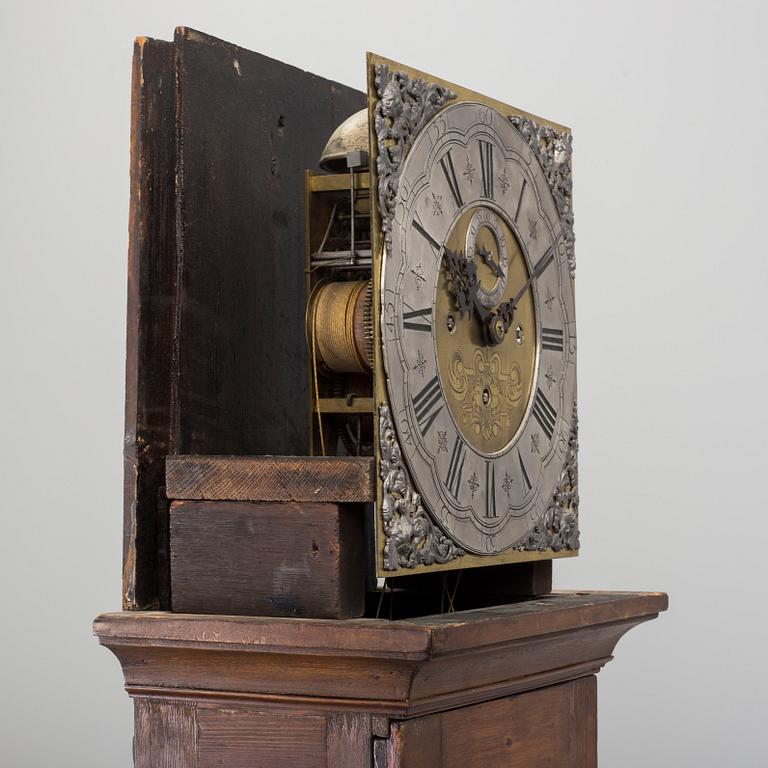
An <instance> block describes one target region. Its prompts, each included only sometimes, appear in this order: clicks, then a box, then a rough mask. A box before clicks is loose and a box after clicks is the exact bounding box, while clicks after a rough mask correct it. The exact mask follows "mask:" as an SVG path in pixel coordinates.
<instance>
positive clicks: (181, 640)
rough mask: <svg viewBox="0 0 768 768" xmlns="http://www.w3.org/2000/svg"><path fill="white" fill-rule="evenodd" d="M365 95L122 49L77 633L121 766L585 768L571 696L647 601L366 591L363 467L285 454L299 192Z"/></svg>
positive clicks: (581, 728)
mask: <svg viewBox="0 0 768 768" xmlns="http://www.w3.org/2000/svg"><path fill="white" fill-rule="evenodd" d="M365 99H366V97H365V94H363V93H362V92H359V91H356V90H354V89H351V88H348V87H346V86H343V85H339V84H338V83H333V82H331V81H328V80H325V79H323V78H320V77H317V76H315V75H312V74H309V73H306V72H303V71H300V70H298V69H295V68H293V67H289V66H287V65H285V64H282V63H280V62H277V61H274V60H272V59H269V58H267V57H264V56H262V55H260V54H257V53H253V52H250V51H247V50H245V49H243V48H240V47H237V46H234V45H230V44H228V43H224V42H223V41H220V40H216V39H214V38H211V37H208V36H206V35H202V34H200V33H198V32H195V31H193V30H189V29H185V28H180V29H178V30H177V31H176V35H175V38H174V41H173V42H164V41H159V40H149V39H144V38H141V39H139V40H137V42H136V46H135V50H134V71H133V93H132V125H131V210H130V249H129V281H128V334H127V376H126V382H127V386H126V440H125V509H124V547H123V554H124V557H123V611H122V612H120V613H112V614H104V615H102V616H100V617H98V618H97V619H96V622H95V625H94V628H95V632H96V634H97V635H98V637H99V640H100V642H101V643H102V644H103V645H105V646H107V647H108V648H110V649H111V650H112V651H113V652H114V653H115V654H116V656H117V657H118V658H119V660H120V662H121V664H122V667H123V671H124V674H125V679H126V689H127V691H128V692H129V694H130V695H131V696H132V697H133V699H134V701H135V738H134V759H135V764H136V765H137V766H140V767H144V766H160V765H162V766H168V767H169V768H171V767H172V768H181V767H182V766H183V767H184V768H186V767H187V766H190V767H191V766H195V767H196V768H203V767H204V766H219V765H227V766H246V765H248V766H256V765H259V766H270V767H275V766H283V765H285V766H289V765H290V766H292V767H294V768H296V767H300V766H307V767H309V766H312V767H313V768H318V767H321V766H339V767H342V766H343V767H345V768H352V767H353V766H354V767H355V768H362V767H363V766H367V767H372V766H378V767H379V768H384V766H387V767H388V768H395V766H409V768H416V767H417V766H462V768H472V766H483V767H485V766H489V765H500V764H504V765H510V766H513V765H514V766H527V767H528V768H537V767H538V766H542V767H543V766H549V765H568V766H577V767H579V768H581V767H582V766H583V767H584V768H586V767H591V766H594V765H596V760H597V758H596V683H595V677H594V675H595V673H596V672H597V671H598V670H599V669H600V668H601V666H602V665H603V664H604V663H605V662H606V661H608V660H609V659H610V658H612V653H613V648H614V646H615V644H616V642H617V641H618V639H619V638H620V637H621V636H622V635H623V634H624V633H625V632H626V631H627V630H628V629H630V628H631V627H633V626H635V625H636V624H638V623H640V622H643V621H646V620H648V619H652V618H654V617H655V616H656V615H657V614H658V612H659V611H662V610H665V609H666V605H667V601H666V596H665V595H662V594H656V593H593V592H578V593H552V592H551V563H550V562H549V561H544V562H537V563H526V564H520V565H516V566H498V567H495V568H484V569H475V570H468V571H466V572H462V573H463V576H462V581H461V584H459V582H458V579H457V578H456V577H453V581H450V580H449V577H446V576H443V575H440V574H432V575H430V574H426V575H424V576H418V577H408V578H409V579H410V580H411V581H410V584H409V585H408V586H404V587H402V589H397V588H396V589H395V590H392V591H390V593H389V594H387V593H383V592H378V593H375V592H372V591H370V590H368V592H367V590H366V577H367V574H368V572H369V571H368V569H367V568H366V563H365V562H364V559H362V558H360V557H359V556H357V555H356V554H355V553H359V552H362V551H364V549H365V547H366V541H365V537H366V535H367V534H366V531H365V526H364V525H363V524H362V523H361V520H362V518H363V515H362V514H361V513H360V507H361V505H363V504H365V503H366V501H368V500H370V499H372V498H373V488H374V476H373V472H374V466H373V460H371V459H356V460H351V461H348V462H346V463H338V462H334V461H333V460H327V461H325V460H322V459H320V460H318V462H319V463H318V464H317V465H315V466H313V467H312V468H311V469H309V470H308V469H307V465H306V463H304V462H303V459H301V458H296V457H303V456H305V455H306V454H307V453H308V439H309V435H308V430H307V410H306V404H307V403H308V402H309V376H308V370H309V368H308V355H307V347H306V341H305V335H304V333H305V332H304V313H303V303H304V301H305V298H306V297H305V285H306V283H305V276H304V274H303V258H304V252H305V242H304V237H305V222H304V215H305V213H304V210H303V205H302V203H303V200H304V178H305V176H304V174H305V170H306V169H311V168H314V167H315V166H316V164H317V159H318V157H319V155H320V152H321V150H322V149H323V146H324V144H325V142H326V140H327V138H328V136H329V135H330V134H331V132H332V131H333V130H334V128H335V127H336V126H337V125H338V124H339V123H340V122H341V121H342V120H344V119H345V118H346V117H347V116H348V115H350V114H351V113H353V112H355V111H357V110H359V109H361V108H362V107H363V106H365ZM280 456H282V457H283V458H275V457H280ZM291 457H293V458H291ZM323 462H325V463H323ZM265 467H268V468H269V472H268V473H267V475H268V476H269V477H270V478H272V479H273V482H272V483H271V485H269V487H268V488H265V487H264V484H263V483H259V481H258V478H260V477H263V476H264V474H265V473H264V469H265ZM281 478H282V479H281ZM254 489H256V490H254ZM254 496H256V497H258V500H255V499H254ZM299 548H301V552H299ZM286 552H291V553H292V554H291V558H292V559H290V560H289V561H286V558H285V553H286ZM498 568H502V569H506V570H501V571H500V570H498ZM373 586H374V585H373V584H371V582H370V580H368V587H369V588H370V587H373ZM366 593H367V594H368V597H367V599H366ZM372 595H373V598H372V597H371V596H372ZM462 609H469V610H463V611H462ZM236 614H240V615H236ZM364 614H365V616H366V618H352V619H349V618H347V617H360V616H363V615H364ZM302 617H311V618H302ZM323 617H325V618H323Z"/></svg>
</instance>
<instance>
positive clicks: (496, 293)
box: [435, 205, 536, 455]
mask: <svg viewBox="0 0 768 768" xmlns="http://www.w3.org/2000/svg"><path fill="white" fill-rule="evenodd" d="M445 246H446V248H450V249H455V250H462V251H463V252H464V253H465V255H466V258H468V259H469V258H471V257H473V256H474V262H475V264H476V268H477V274H478V279H479V282H480V284H481V289H480V291H479V292H478V293H479V295H480V299H481V302H482V303H483V305H484V306H487V307H488V308H489V309H495V308H496V307H497V306H498V305H499V304H500V303H501V302H503V301H506V300H508V299H510V298H513V297H514V296H515V294H516V293H517V291H518V290H519V289H520V287H521V286H523V285H525V283H526V281H527V280H528V278H529V272H528V268H527V266H526V261H525V258H524V256H523V253H522V251H521V248H520V245H519V243H518V242H517V238H516V237H515V235H514V233H513V232H512V229H511V227H510V226H509V225H508V224H507V222H506V221H505V220H504V219H503V217H502V216H501V215H500V214H499V213H497V212H496V211H495V210H493V209H491V208H489V207H486V206H483V205H478V206H475V207H473V208H470V209H469V210H467V211H465V212H464V213H463V214H462V215H461V216H459V218H458V219H457V220H456V222H455V224H454V226H453V227H452V229H451V231H450V232H449V233H448V236H447V238H446V241H445ZM465 249H466V250H465ZM447 272H448V271H447V270H446V269H443V270H441V274H440V276H439V278H438V285H437V291H436V301H435V312H436V318H437V324H436V349H437V362H438V370H439V374H440V380H441V382H442V385H443V390H444V392H445V393H446V400H447V403H448V406H449V409H450V412H451V416H452V418H453V421H454V423H455V424H456V427H457V428H458V429H459V431H460V432H461V434H462V435H463V436H464V439H465V440H466V441H467V443H468V444H469V445H472V446H473V447H474V448H475V450H477V451H478V452H479V453H481V454H484V455H492V454H495V453H498V452H500V451H502V450H504V449H505V448H506V447H507V446H508V445H509V444H510V442H511V441H512V440H513V438H514V436H515V434H516V433H517V431H518V429H519V427H520V425H521V423H522V421H523V418H524V416H525V413H526V409H527V406H528V402H529V399H530V396H531V391H532V386H533V377H534V372H535V366H536V343H535V338H534V334H531V335H528V334H526V335H523V334H519V335H518V337H517V339H516V340H515V341H517V343H515V342H514V341H512V340H511V339H506V340H502V341H501V343H500V344H499V345H498V346H489V345H488V343H487V342H486V340H485V339H484V337H483V330H482V327H481V325H480V323H479V321H478V319H477V317H476V315H475V314H474V313H473V312H471V311H470V312H464V313H459V312H457V311H456V307H455V298H454V292H453V291H452V289H451V281H450V278H449V277H448V274H447ZM534 312H535V309H534V301H533V294H532V290H530V289H529V290H528V291H526V293H525V295H524V296H523V297H522V298H521V300H520V301H519V303H518V305H517V306H516V309H515V319H516V322H517V323H518V324H519V325H522V326H523V327H526V328H535V327H536V322H535V315H534ZM450 318H453V320H451V319H450ZM448 327H451V328H452V329H453V330H452V331H450V332H447V328H448ZM512 335H514V334H510V336H512ZM502 339H503V330H502Z"/></svg>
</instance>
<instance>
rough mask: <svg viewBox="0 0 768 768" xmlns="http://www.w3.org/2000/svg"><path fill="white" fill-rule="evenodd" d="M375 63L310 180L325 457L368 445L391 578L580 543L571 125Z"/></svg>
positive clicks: (316, 439)
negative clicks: (362, 97) (361, 104)
mask: <svg viewBox="0 0 768 768" xmlns="http://www.w3.org/2000/svg"><path fill="white" fill-rule="evenodd" d="M367 64H368V67H367V68H368V107H367V109H364V110H362V111H360V112H358V113H356V114H353V115H352V116H351V117H349V118H348V119H347V120H346V121H345V122H344V123H343V124H342V125H340V126H339V127H338V128H337V130H336V131H335V132H334V134H333V135H332V136H331V137H330V139H329V141H328V144H327V145H326V148H325V150H324V152H323V155H322V157H321V163H320V164H321V167H322V168H323V169H324V170H325V171H326V173H313V172H308V173H307V176H306V205H307V250H308V253H307V275H308V296H309V299H308V302H307V313H306V335H307V341H308V345H309V352H310V369H311V382H310V393H311V394H310V400H311V402H310V410H311V429H312V450H313V453H315V454H317V455H324V456H334V455H341V456H344V455H349V456H373V457H375V460H376V468H377V473H376V475H377V489H376V497H375V502H376V503H375V505H374V506H373V509H372V516H373V525H372V528H373V530H374V534H375V535H374V540H375V570H376V573H377V575H378V576H380V577H387V576H399V575H404V574H409V573H416V572H423V571H426V570H443V569H453V568H468V567H476V566H482V565H490V564H498V563H510V562H516V561H524V560H536V559H549V558H554V557H562V556H567V555H573V554H576V553H577V551H578V546H579V534H578V479H577V472H578V465H577V451H578V439H577V412H576V326H575V310H574V271H575V261H574V237H573V212H572V204H571V135H570V132H569V131H568V129H566V128H564V127H563V126H560V125H557V124H555V123H551V122H549V121H546V120H543V119H540V118H537V117H533V116H532V115H529V114H527V113H525V112H521V111H520V110H518V109H516V108H514V107H511V106H508V105H505V104H502V103H500V102H498V101H495V100H492V99H489V98H486V97H484V96H482V95H480V94H477V93H473V92H471V91H468V90H466V89H462V88H460V87H458V86H455V85H452V84H450V83H446V82H444V81H442V80H439V79H438V78H435V77H432V76H429V75H426V74H424V73H421V72H417V71H415V70H412V69H410V68H408V67H406V66H403V65H401V64H397V63H395V62H392V61H389V60H386V59H383V58H380V57H378V56H374V55H369V56H368V62H367Z"/></svg>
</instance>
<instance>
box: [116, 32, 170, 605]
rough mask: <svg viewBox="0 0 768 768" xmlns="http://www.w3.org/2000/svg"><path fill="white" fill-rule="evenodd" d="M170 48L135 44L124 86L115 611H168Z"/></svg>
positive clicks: (143, 42)
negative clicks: (119, 583)
mask: <svg viewBox="0 0 768 768" xmlns="http://www.w3.org/2000/svg"><path fill="white" fill-rule="evenodd" d="M174 56H175V52H174V46H173V44H172V43H167V42H163V41H161V40H149V39H146V38H139V39H138V40H137V41H136V43H135V45H134V53H133V81H132V87H131V182H130V183H131V203H130V212H129V233H128V240H129V242H128V308H127V332H126V363H125V441H124V461H125V469H124V505H125V509H124V516H123V521H124V522H123V607H124V608H127V609H132V608H147V607H154V608H158V607H160V608H168V607H169V603H168V571H167V565H168V563H167V558H166V557H165V556H164V555H165V551H166V547H165V536H166V534H167V514H168V510H167V505H166V504H165V497H164V495H163V493H162V486H163V478H164V474H163V472H164V464H165V454H166V453H168V451H169V450H171V402H172V399H173V394H172V392H173V386H172V385H173V381H174V372H173V364H174V340H173V333H174V301H175V295H176V263H175V200H176V198H175V184H174V173H175V168H176V133H175V131H176V125H175V99H176V89H175V69H174Z"/></svg>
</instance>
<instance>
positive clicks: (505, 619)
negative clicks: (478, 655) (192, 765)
mask: <svg viewBox="0 0 768 768" xmlns="http://www.w3.org/2000/svg"><path fill="white" fill-rule="evenodd" d="M667 602H668V601H667V596H666V595H665V594H664V593H661V592H553V593H552V594H551V595H548V596H546V597H541V598H537V599H535V600H527V601H524V602H520V603H512V604H509V605H502V606H496V607H493V608H482V609H477V610H474V611H464V612H461V613H446V614H442V615H438V616H425V617H421V618H416V619H402V620H399V621H388V620H386V619H353V620H349V621H338V620H331V619H291V618H266V617H264V618H262V617H258V616H211V615H199V614H182V613H167V612H164V611H136V612H133V611H124V612H121V613H105V614H102V615H101V616H99V617H98V618H97V619H96V620H95V622H94V632H95V634H96V635H97V636H98V637H99V640H100V641H101V643H102V644H104V645H112V644H121V643H131V644H133V643H141V644H146V645H152V646H154V645H162V646H176V647H190V646H197V645H205V646H207V647H214V646H219V647H222V648H228V649H234V648H237V649H238V650H240V651H246V652H248V651H249V652H259V651H274V650H278V649H279V650H281V651H283V652H287V653H308V652H316V651H322V653H323V654H343V655H349V654H355V655H363V656H368V655H371V654H373V655H377V656H378V655H383V656H393V657H403V656H406V657H414V658H426V657H429V656H434V655H435V654H438V653H445V652H448V651H457V650H461V649H462V648H477V647H482V646H486V645H493V644H496V643H501V642H509V641H512V640H520V639H523V638H534V637H539V636H541V635H547V634H551V633H553V632H567V631H570V630H575V629H579V628H580V627H588V626H595V625H598V624H606V623H612V622H616V621H620V622H626V621H628V620H630V621H631V620H639V621H643V620H645V619H652V618H654V617H655V616H656V615H658V613H659V612H661V611H664V610H666V608H667Z"/></svg>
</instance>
